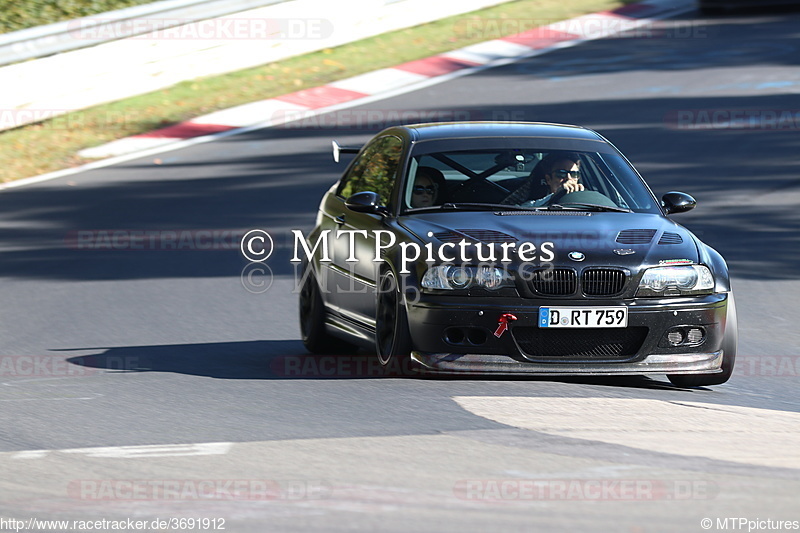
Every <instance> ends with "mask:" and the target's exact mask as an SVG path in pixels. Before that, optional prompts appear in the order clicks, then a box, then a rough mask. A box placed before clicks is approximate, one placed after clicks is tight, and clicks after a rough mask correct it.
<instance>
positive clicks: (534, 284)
mask: <svg viewBox="0 0 800 533" xmlns="http://www.w3.org/2000/svg"><path fill="white" fill-rule="evenodd" d="M530 287H531V290H532V291H533V292H535V293H537V294H541V295H542V296H569V295H570V294H575V291H576V290H577V289H578V275H577V274H576V273H575V271H574V270H570V269H568V268H554V269H545V270H537V271H535V272H533V273H532V274H531V280H530Z"/></svg>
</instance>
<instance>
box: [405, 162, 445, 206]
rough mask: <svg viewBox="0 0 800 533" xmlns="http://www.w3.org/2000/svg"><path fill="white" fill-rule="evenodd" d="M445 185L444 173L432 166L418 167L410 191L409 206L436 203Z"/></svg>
mask: <svg viewBox="0 0 800 533" xmlns="http://www.w3.org/2000/svg"><path fill="white" fill-rule="evenodd" d="M444 186H445V179H444V175H443V174H442V173H441V171H439V170H438V169H435V168H433V167H419V168H418V169H417V174H416V176H414V188H413V189H412V191H411V207H430V206H432V205H437V202H438V201H439V199H440V194H441V193H442V192H443V189H444Z"/></svg>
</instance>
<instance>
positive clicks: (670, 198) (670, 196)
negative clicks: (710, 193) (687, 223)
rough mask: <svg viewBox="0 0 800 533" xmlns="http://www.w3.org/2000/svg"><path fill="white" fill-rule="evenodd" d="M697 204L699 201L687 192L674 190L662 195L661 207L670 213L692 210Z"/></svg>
mask: <svg viewBox="0 0 800 533" xmlns="http://www.w3.org/2000/svg"><path fill="white" fill-rule="evenodd" d="M696 205H697V201H696V200H695V199H694V198H692V197H691V196H689V195H688V194H686V193H685V192H675V191H672V192H668V193H667V194H665V195H664V196H662V197H661V207H663V208H664V211H666V212H667V214H668V215H674V214H675V213H685V212H686V211H691V210H692V209H694V208H695V206H696Z"/></svg>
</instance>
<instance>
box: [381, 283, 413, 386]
mask: <svg viewBox="0 0 800 533" xmlns="http://www.w3.org/2000/svg"><path fill="white" fill-rule="evenodd" d="M375 352H376V353H377V355H378V361H379V362H380V364H381V365H382V366H383V367H388V366H390V365H399V366H400V371H401V372H403V371H405V370H406V369H407V365H408V362H409V361H410V359H411V334H410V333H409V330H408V317H407V315H406V308H405V306H404V305H403V299H402V296H401V295H400V289H399V285H398V283H397V278H396V277H395V275H394V273H393V272H392V271H387V272H384V273H383V274H381V277H380V281H379V284H378V301H377V316H376V320H375Z"/></svg>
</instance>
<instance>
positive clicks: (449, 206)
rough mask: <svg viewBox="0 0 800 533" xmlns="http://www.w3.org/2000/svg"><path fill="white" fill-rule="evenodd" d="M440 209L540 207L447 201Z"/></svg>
mask: <svg viewBox="0 0 800 533" xmlns="http://www.w3.org/2000/svg"><path fill="white" fill-rule="evenodd" d="M441 207H442V209H482V210H486V211H497V210H498V209H499V210H501V211H535V210H537V209H541V208H540V207H523V206H521V205H515V204H481V203H457V204H453V203H447V204H444V205H442V206H441Z"/></svg>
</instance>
